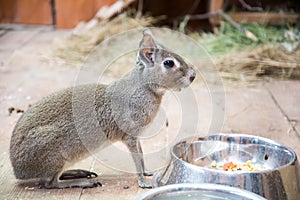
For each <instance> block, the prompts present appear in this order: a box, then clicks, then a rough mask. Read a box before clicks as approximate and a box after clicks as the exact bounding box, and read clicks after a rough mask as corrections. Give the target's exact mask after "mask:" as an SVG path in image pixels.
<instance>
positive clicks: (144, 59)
mask: <svg viewBox="0 0 300 200" xmlns="http://www.w3.org/2000/svg"><path fill="white" fill-rule="evenodd" d="M137 57H138V63H139V67H140V70H141V74H142V77H143V79H144V80H147V81H148V83H149V85H151V86H152V87H155V89H157V90H158V91H165V90H175V91H180V90H181V89H182V88H185V87H187V86H189V85H190V84H191V83H192V82H193V80H194V79H195V76H196V73H195V70H194V69H193V68H192V67H191V66H190V65H189V64H187V63H186V62H185V61H184V60H183V59H182V58H181V57H180V56H179V55H177V54H175V53H172V52H170V51H168V50H167V49H165V48H164V47H163V46H162V45H160V44H158V43H157V42H156V41H155V39H154V37H153V35H152V33H151V32H150V30H149V29H145V30H144V31H143V38H142V40H141V42H140V46H139V50H138V56H137Z"/></svg>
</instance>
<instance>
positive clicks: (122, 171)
mask: <svg viewBox="0 0 300 200" xmlns="http://www.w3.org/2000/svg"><path fill="white" fill-rule="evenodd" d="M69 34H70V31H62V30H55V31H53V30H51V28H48V27H42V28H41V27H38V28H36V27H35V28H32V27H17V28H16V27H14V29H13V30H9V31H1V34H0V35H1V36H0V102H1V103H0V199H40V198H46V199H57V198H60V199H80V200H83V199H96V198H97V199H98V198H103V199H133V198H134V197H136V196H137V195H138V194H140V193H142V192H145V191H146V190H143V189H140V188H138V185H137V183H136V179H135V175H134V174H133V173H131V172H134V165H133V163H132V160H131V158H130V156H129V155H128V154H126V149H124V146H122V145H121V144H116V145H115V147H117V148H116V149H115V150H114V149H108V150H104V151H103V152H102V153H100V154H99V155H96V156H94V157H90V158H87V159H86V160H83V161H81V162H79V163H77V164H76V166H74V168H84V169H91V170H93V171H95V172H97V173H98V174H99V175H100V176H99V180H100V182H102V184H103V187H97V188H92V189H79V188H75V189H65V190H43V189H37V188H36V187H34V184H33V185H32V187H31V186H30V184H29V185H26V184H25V185H24V184H23V183H21V182H20V181H18V180H16V179H15V177H14V175H13V171H12V167H11V164H10V161H9V141H10V137H11V133H12V130H13V128H14V125H15V124H16V122H17V120H18V118H19V117H20V116H21V114H22V113H16V112H13V113H11V114H9V112H8V108H10V107H14V108H18V109H21V110H26V109H27V108H28V106H29V105H30V104H33V103H34V102H36V101H38V100H39V99H41V98H42V97H43V96H45V95H47V94H50V93H51V92H54V91H56V90H59V89H62V88H66V87H70V86H73V85H74V82H75V81H76V78H77V75H78V69H77V68H74V67H70V66H58V65H54V64H53V63H49V62H45V61H44V60H43V59H42V58H43V55H46V54H47V52H49V51H50V50H51V48H52V46H53V43H54V42H53V41H54V40H55V39H56V38H64V37H66V36H68V35H69ZM191 88H192V90H193V94H194V95H195V100H196V103H197V108H198V112H196V114H195V112H194V111H192V112H194V113H192V112H191V113H185V114H182V113H184V111H182V113H180V112H177V111H178V110H180V108H181V107H180V105H179V107H178V101H177V102H176V95H175V96H174V95H172V94H168V95H166V97H165V100H164V103H163V114H162V115H160V116H161V117H163V118H164V119H165V118H168V120H169V127H164V126H163V125H158V126H156V127H154V128H156V129H159V130H158V131H157V134H155V135H151V137H145V139H144V140H143V142H142V144H143V149H144V151H145V153H146V165H147V166H149V168H150V169H151V170H158V169H160V168H161V167H163V166H164V165H165V164H166V163H167V159H168V148H164V146H165V145H166V144H167V146H168V145H170V144H173V143H174V142H175V141H177V140H178V139H179V138H182V137H186V136H188V135H194V134H195V132H196V133H199V135H206V134H208V132H209V131H210V130H216V129H211V128H212V126H213V124H211V123H212V122H214V121H213V117H214V116H216V115H218V114H220V115H221V116H218V117H217V118H219V119H222V122H221V125H222V126H221V127H220V129H219V131H221V132H234V133H245V134H252V135H258V136H262V137H266V138H269V139H273V140H276V141H278V142H280V143H283V144H285V145H287V146H289V147H291V148H293V149H294V151H295V152H296V153H297V155H298V157H299V156H300V123H299V121H300V81H271V82H258V83H256V84H255V85H254V86H252V87H245V86H242V87H230V86H226V87H225V90H224V94H225V99H224V102H223V103H224V106H222V103H221V108H220V110H223V111H224V112H221V113H217V114H216V113H214V108H215V107H216V106H218V105H220V103H218V102H213V101H212V99H211V95H212V93H211V92H212V91H208V90H207V89H206V88H204V87H202V86H200V85H199V84H197V83H195V84H193V85H192V86H191ZM184 94H185V93H184V92H183V95H184ZM181 101H183V102H179V103H182V104H184V103H188V104H189V101H190V99H188V98H186V99H185V98H182V99H181ZM217 110H218V109H217ZM181 115H182V116H181ZM195 115H197V116H196V118H193V117H195ZM180 120H181V121H180ZM185 121H188V123H187V126H183V127H181V126H179V124H180V122H185ZM178 122H179V123H178ZM195 124H197V125H198V126H197V127H196V128H195V129H194V128H192V127H195V126H194V125H195ZM157 127H158V128H157ZM179 130H180V132H179ZM174 134H175V136H174ZM157 149H160V150H162V151H161V152H160V153H156V150H157ZM112 151H116V152H117V153H112ZM118 152H123V153H124V152H125V154H124V155H123V154H122V156H120V155H119V154H118ZM98 156H102V157H101V158H103V157H104V158H105V159H101V161H99V159H97V158H98ZM157 156H158V158H159V159H156V158H157ZM149 181H151V179H149ZM124 186H129V188H128V189H124ZM125 188H126V187H125Z"/></svg>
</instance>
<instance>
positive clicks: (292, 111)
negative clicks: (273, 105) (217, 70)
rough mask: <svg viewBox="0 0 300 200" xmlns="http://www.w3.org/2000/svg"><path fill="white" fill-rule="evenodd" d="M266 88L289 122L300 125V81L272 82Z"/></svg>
mask: <svg viewBox="0 0 300 200" xmlns="http://www.w3.org/2000/svg"><path fill="white" fill-rule="evenodd" d="M266 87H267V88H268V90H269V91H270V92H271V93H272V95H273V96H274V98H275V99H276V101H277V102H278V104H279V105H280V107H281V108H282V110H283V112H284V113H285V114H286V115H287V116H288V117H289V118H290V120H296V121H299V123H300V101H299V100H300V81H296V80H292V81H272V82H270V83H266Z"/></svg>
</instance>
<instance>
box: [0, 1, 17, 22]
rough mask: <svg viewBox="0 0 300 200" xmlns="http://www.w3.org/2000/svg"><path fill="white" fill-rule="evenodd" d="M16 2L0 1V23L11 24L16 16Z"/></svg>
mask: <svg viewBox="0 0 300 200" xmlns="http://www.w3.org/2000/svg"><path fill="white" fill-rule="evenodd" d="M15 8H16V1H7V0H0V22H1V23H12V22H14V20H15V15H16V9H15Z"/></svg>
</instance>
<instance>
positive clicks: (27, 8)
mask: <svg viewBox="0 0 300 200" xmlns="http://www.w3.org/2000/svg"><path fill="white" fill-rule="evenodd" d="M16 22H17V23H22V24H43V25H51V24H52V14H51V4H50V1H49V0H18V1H17V19H16Z"/></svg>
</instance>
